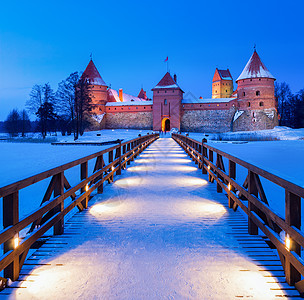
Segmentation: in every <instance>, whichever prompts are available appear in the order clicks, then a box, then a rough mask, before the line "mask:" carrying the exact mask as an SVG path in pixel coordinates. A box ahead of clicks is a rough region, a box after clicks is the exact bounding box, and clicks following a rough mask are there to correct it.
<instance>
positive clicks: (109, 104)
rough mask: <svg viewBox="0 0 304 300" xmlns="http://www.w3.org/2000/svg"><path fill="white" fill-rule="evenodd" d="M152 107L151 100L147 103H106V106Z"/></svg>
mask: <svg viewBox="0 0 304 300" xmlns="http://www.w3.org/2000/svg"><path fill="white" fill-rule="evenodd" d="M144 105H153V101H152V100H148V101H124V102H108V103H107V104H106V106H144Z"/></svg>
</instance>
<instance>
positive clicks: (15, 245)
mask: <svg viewBox="0 0 304 300" xmlns="http://www.w3.org/2000/svg"><path fill="white" fill-rule="evenodd" d="M18 246H19V238H18V237H15V238H14V248H15V249H16V248H17V247H18Z"/></svg>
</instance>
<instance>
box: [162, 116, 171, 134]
mask: <svg viewBox="0 0 304 300" xmlns="http://www.w3.org/2000/svg"><path fill="white" fill-rule="evenodd" d="M170 129H171V125H170V119H169V118H163V119H162V131H170Z"/></svg>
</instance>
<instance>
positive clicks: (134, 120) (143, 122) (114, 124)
mask: <svg viewBox="0 0 304 300" xmlns="http://www.w3.org/2000/svg"><path fill="white" fill-rule="evenodd" d="M152 127H153V115H152V111H151V112H137V113H128V112H119V113H114V114H112V113H107V114H106V116H105V128H107V129H116V128H128V129H147V130H151V129H152Z"/></svg>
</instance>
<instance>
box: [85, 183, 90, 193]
mask: <svg viewBox="0 0 304 300" xmlns="http://www.w3.org/2000/svg"><path fill="white" fill-rule="evenodd" d="M88 190H89V185H88V184H86V186H85V191H86V192H87V191H88Z"/></svg>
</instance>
